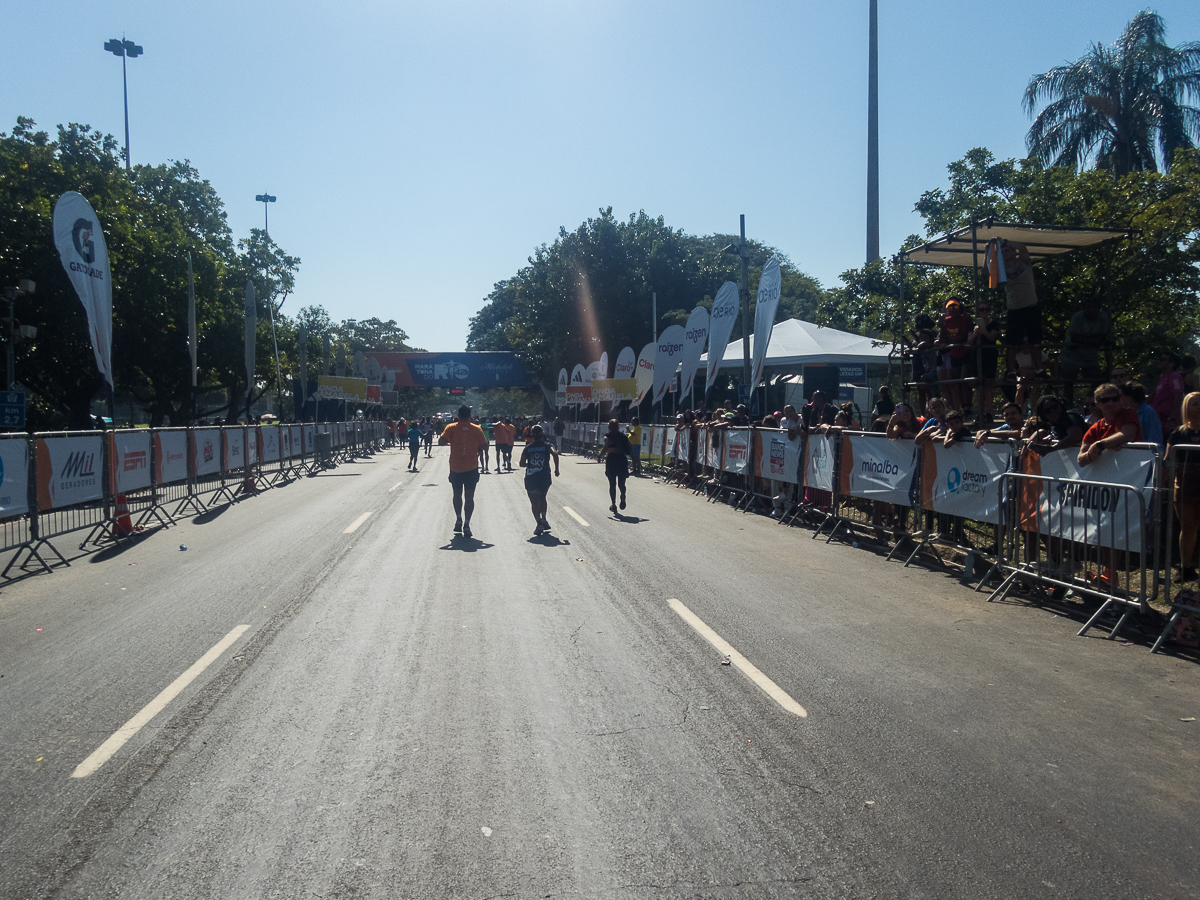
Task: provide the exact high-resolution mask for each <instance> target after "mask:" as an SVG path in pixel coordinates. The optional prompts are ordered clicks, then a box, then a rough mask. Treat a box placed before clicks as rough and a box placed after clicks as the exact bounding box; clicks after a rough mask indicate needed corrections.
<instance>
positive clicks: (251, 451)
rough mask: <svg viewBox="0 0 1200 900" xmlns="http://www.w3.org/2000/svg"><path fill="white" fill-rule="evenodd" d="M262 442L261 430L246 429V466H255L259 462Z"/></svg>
mask: <svg viewBox="0 0 1200 900" xmlns="http://www.w3.org/2000/svg"><path fill="white" fill-rule="evenodd" d="M261 442H262V435H261V433H260V429H259V428H256V427H251V428H247V429H246V465H248V466H253V465H255V464H256V463H257V462H258V448H259V446H260V445H261Z"/></svg>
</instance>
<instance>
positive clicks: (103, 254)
mask: <svg viewBox="0 0 1200 900" xmlns="http://www.w3.org/2000/svg"><path fill="white" fill-rule="evenodd" d="M54 245H55V246H56V247H57V248H58V255H59V257H60V258H61V260H62V264H63V268H64V269H66V270H67V277H68V278H69V279H70V280H71V284H72V285H73V286H74V288H75V292H76V293H78V294H79V300H80V302H82V303H83V308H84V310H86V311H87V320H88V336H89V337H90V338H91V339H92V350H93V351H94V352H95V354H96V368H97V369H99V370H100V375H101V376H102V377H103V378H104V380H105V381H106V382H108V386H109V387H110V388H112V387H113V375H112V276H111V273H110V271H109V267H108V248H107V247H105V245H104V232H103V231H102V230H101V229H100V220H99V219H98V218H97V217H96V213H95V212H94V211H93V210H92V207H91V204H90V203H88V202H87V200H85V199H84V197H83V195H82V194H80V193H79V192H77V191H67V192H66V193H65V194H63V195H62V196H61V197H59V198H58V202H57V203H55V204H54Z"/></svg>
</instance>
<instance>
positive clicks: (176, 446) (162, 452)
mask: <svg viewBox="0 0 1200 900" xmlns="http://www.w3.org/2000/svg"><path fill="white" fill-rule="evenodd" d="M187 476H188V435H187V432H186V431H184V430H182V429H180V430H179V431H156V432H154V483H155V484H174V483H175V482H178V481H187Z"/></svg>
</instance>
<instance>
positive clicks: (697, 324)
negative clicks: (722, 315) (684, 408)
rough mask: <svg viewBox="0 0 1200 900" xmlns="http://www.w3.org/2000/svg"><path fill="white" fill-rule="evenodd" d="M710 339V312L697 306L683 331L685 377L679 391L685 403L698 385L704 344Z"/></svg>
mask: <svg viewBox="0 0 1200 900" xmlns="http://www.w3.org/2000/svg"><path fill="white" fill-rule="evenodd" d="M707 338H708V310H707V309H705V308H704V307H703V306H697V307H696V308H695V309H693V310H692V314H691V315H690V316H688V320H687V325H686V326H685V327H684V329H683V377H682V378H681V379H680V387H679V391H680V393H681V394H682V395H683V397H684V398H685V399H684V402H685V403H687V399H686V398H689V397H691V396H692V385H693V384H695V383H696V369H698V368H699V367H700V355H701V354H702V353H704V342H705V340H707ZM688 405H689V406H690V405H691V404H690V403H689V404H688Z"/></svg>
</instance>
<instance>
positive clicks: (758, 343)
mask: <svg viewBox="0 0 1200 900" xmlns="http://www.w3.org/2000/svg"><path fill="white" fill-rule="evenodd" d="M780 284H781V280H780V274H779V260H777V259H776V258H775V257H773V256H772V257H771V258H770V259H769V260H767V264H766V265H765V266H763V270H762V277H761V278H759V280H758V302H757V305H756V306H755V309H754V356H753V359H752V360H751V377H750V384H752V385H757V384H758V382H759V379H760V378H762V370H763V363H765V362H766V360H767V345H768V344H770V343H771V330H772V329H773V328H774V327H775V309H776V307H778V306H779V288H780Z"/></svg>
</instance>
